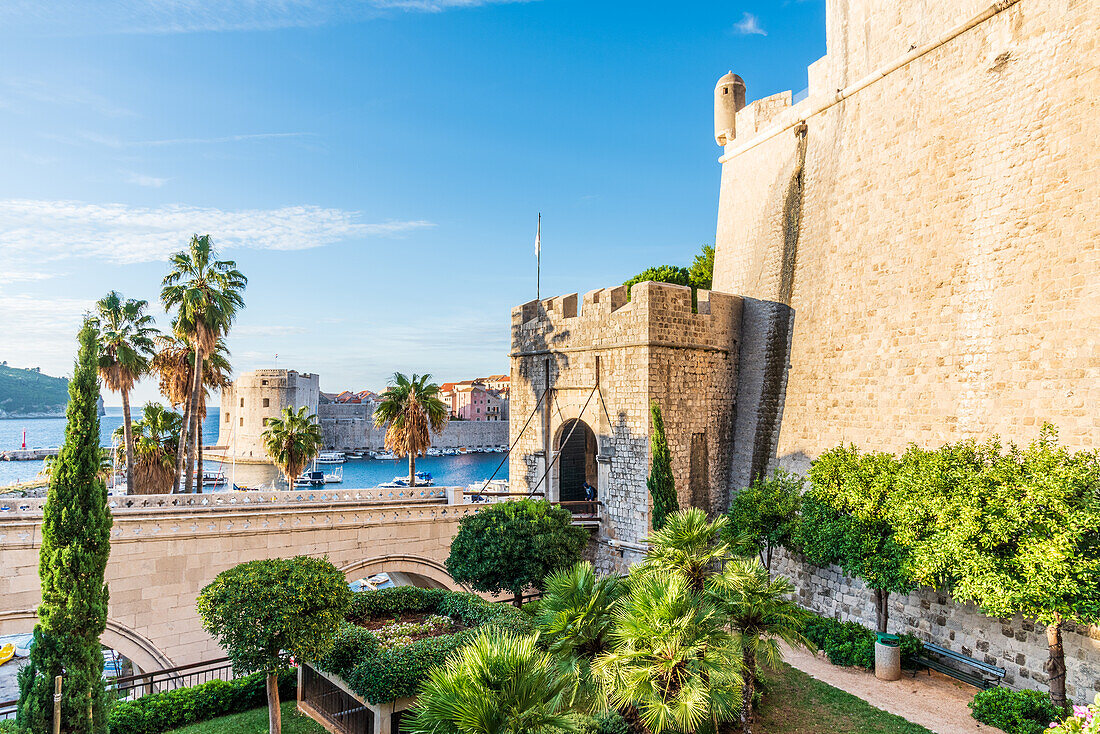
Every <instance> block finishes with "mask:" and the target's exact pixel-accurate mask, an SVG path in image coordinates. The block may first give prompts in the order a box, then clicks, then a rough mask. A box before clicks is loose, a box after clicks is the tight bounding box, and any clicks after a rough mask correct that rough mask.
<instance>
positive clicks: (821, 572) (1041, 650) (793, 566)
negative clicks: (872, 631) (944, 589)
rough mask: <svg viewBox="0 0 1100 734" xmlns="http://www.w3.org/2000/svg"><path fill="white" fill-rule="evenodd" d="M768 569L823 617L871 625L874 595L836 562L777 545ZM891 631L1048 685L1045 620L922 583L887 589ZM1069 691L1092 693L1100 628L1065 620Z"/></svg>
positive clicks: (1025, 682)
mask: <svg viewBox="0 0 1100 734" xmlns="http://www.w3.org/2000/svg"><path fill="white" fill-rule="evenodd" d="M772 572H773V573H778V574H782V575H784V576H787V577H789V578H790V579H791V580H792V581H793V582H794V584H795V588H796V589H797V591H796V596H797V600H798V602H799V604H801V605H802V606H803V607H805V608H806V609H809V610H811V611H813V612H816V613H818V614H822V615H824V616H826V617H833V618H835V619H839V620H842V621H854V622H859V623H860V624H863V625H865V626H867V627H871V628H874V626H875V603H874V600H873V599H872V596H871V592H870V591H868V590H867V588H866V587H865V586H864V585H863V582H862V581H860V580H859V579H852V578H850V577H848V576H845V575H844V573H843V572H842V571H841V570H840V569H839V568H837V567H836V566H829V567H827V568H821V567H819V566H814V565H812V564H810V563H807V562H806V561H804V560H802V559H801V558H800V557H798V556H795V555H793V554H791V553H788V552H787V551H785V550H780V551H779V552H778V553H776V554H775V556H774V558H773V559H772ZM889 609H890V621H889V624H888V629H889V631H890V632H892V633H897V634H903V633H909V634H913V635H916V636H917V637H919V638H920V639H921V640H923V641H925V642H932V643H935V644H937V645H940V646H941V647H946V648H948V649H950V650H954V651H956V652H960V653H962V654H964V655H969V656H971V657H974V658H975V659H977V660H981V661H983V662H985V663H988V664H990V665H996V666H998V667H1001V668H1004V669H1005V670H1006V671H1008V672H1007V673H1006V675H1005V679H1004V684H1005V685H1006V686H1008V687H1010V688H1015V689H1023V688H1034V689H1039V690H1046V680H1047V679H1046V673H1044V672H1043V663H1045V662H1046V660H1047V639H1046V627H1045V626H1043V625H1041V624H1038V623H1037V622H1034V621H1032V620H1027V619H1023V618H1021V617H1019V616H1016V617H1014V618H1012V619H997V618H994V617H988V616H986V615H984V614H982V613H981V612H980V611H978V609H977V607H975V606H974V605H973V604H960V603H957V602H955V601H953V600H952V599H951V597H950V596H948V595H946V594H941V593H939V592H936V591H933V590H932V589H919V590H917V591H914V592H912V593H910V594H891V595H890V603H889ZM1062 637H1063V642H1064V645H1065V651H1066V667H1067V676H1066V693H1067V694H1068V695H1069V697H1070V698H1072V699H1073V700H1075V701H1078V702H1083V701H1086V700H1092V697H1093V695H1094V694H1095V693H1096V692H1097V691H1100V629H1098V628H1096V627H1088V626H1085V625H1074V624H1069V623H1067V624H1064V625H1063V632H1062Z"/></svg>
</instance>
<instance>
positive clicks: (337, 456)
mask: <svg viewBox="0 0 1100 734" xmlns="http://www.w3.org/2000/svg"><path fill="white" fill-rule="evenodd" d="M347 460H348V457H347V456H345V455H344V453H343V452H342V451H322V452H321V453H319V454H317V459H316V462H317V463H318V464H343V463H344V462H346V461H347Z"/></svg>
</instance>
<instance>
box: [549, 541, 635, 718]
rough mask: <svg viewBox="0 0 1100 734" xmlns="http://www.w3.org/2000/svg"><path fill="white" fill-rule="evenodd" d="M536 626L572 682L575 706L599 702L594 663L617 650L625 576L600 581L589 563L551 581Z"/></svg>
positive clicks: (564, 571)
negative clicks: (615, 613)
mask: <svg viewBox="0 0 1100 734" xmlns="http://www.w3.org/2000/svg"><path fill="white" fill-rule="evenodd" d="M543 583H544V585H545V589H544V590H543V592H542V598H541V599H540V600H539V601H538V602H537V607H536V611H535V614H534V622H535V626H536V628H537V629H538V630H539V632H540V635H541V640H542V641H543V642H544V643H545V644H546V646H547V649H548V650H549V652H550V654H551V655H553V656H554V658H555V659H556V661H557V664H558V668H559V669H560V670H561V672H562V673H563V674H565V675H566V676H567V677H568V678H569V679H570V680H571V681H572V689H573V690H572V694H571V699H572V700H571V703H572V704H574V705H576V704H582V705H588V704H592V703H594V702H595V701H596V692H597V691H596V689H597V685H596V682H595V680H594V679H593V677H592V661H593V660H595V659H596V657H597V656H599V655H601V654H603V653H606V652H608V651H609V650H610V649H611V628H612V622H613V618H612V614H611V611H612V607H613V606H614V605H615V603H616V602H617V601H618V600H619V599H620V598H621V597H622V596H623V595H624V594H625V593H626V591H627V587H626V581H625V579H623V578H622V577H621V576H604V577H603V578H596V570H595V568H593V566H592V564H591V563H588V562H587V561H585V562H582V563H578V564H576V565H574V566H572V567H570V568H562V569H559V570H557V571H555V572H553V573H551V574H550V575H549V576H547V577H546V580H545V581H544V582H543Z"/></svg>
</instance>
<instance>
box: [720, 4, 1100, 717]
mask: <svg viewBox="0 0 1100 734" xmlns="http://www.w3.org/2000/svg"><path fill="white" fill-rule="evenodd" d="M983 11H984V12H983ZM827 43H828V54H827V56H825V57H824V58H822V59H821V60H819V61H817V62H816V63H814V64H813V65H812V66H811V67H810V69H809V96H808V98H806V99H805V100H803V101H801V102H799V103H798V104H795V105H794V106H792V105H791V102H792V96H791V94H790V93H789V92H786V93H781V94H777V95H773V96H771V97H768V98H765V99H760V100H757V101H756V102H754V103H753V104H750V105H748V106H743V107H742V106H741V105H742V104H743V99H744V94H745V92H744V89H745V86H744V84H743V83H742V82H741V80H740V79H738V78H736V77H733V76H732V75H731V77H732V78H731V77H725V78H723V82H720V84H719V89H718V90H717V93H716V99H717V100H719V101H718V102H716V137H719V138H720V139H721V140H722V142H724V155H723V156H722V159H721V160H722V188H721V198H720V205H719V218H718V228H717V255H716V262H715V273H714V288H715V289H716V290H719V291H725V292H730V293H737V294H740V295H742V296H744V297H746V302H748V300H749V298H754V299H760V300H761V302H764V303H782V304H788V305H790V306H791V307H792V308H793V314H794V315H793V319H792V322H791V325H792V327H793V334H792V335H791V338H790V355H789V371H788V374H787V375H786V386H785V396H782V399H781V401H780V405H779V412H780V414H781V416H782V420H781V424H780V425H781V429H780V431H779V435H778V439H777V442H776V452H775V454H774V457H775V461H776V462H777V463H778V464H780V465H783V466H786V467H788V468H791V469H794V470H796V471H804V470H805V469H806V468H807V467H808V465H809V462H810V461H811V460H812V459H813V458H815V457H816V456H818V455H819V454H820V453H821V452H822V451H824V450H827V449H829V448H831V447H833V446H836V445H838V444H841V443H855V444H857V445H859V446H861V447H863V448H866V449H874V450H889V451H901V450H904V448H905V447H906V445H907V444H908V443H910V442H914V443H916V444H918V445H921V446H926V447H936V446H939V445H941V444H943V443H945V442H948V441H953V440H958V439H964V438H968V437H975V438H982V437H985V436H989V435H992V434H998V435H1000V436H1001V437H1002V438H1003V439H1005V440H1009V441H1014V442H1017V443H1026V442H1028V441H1030V440H1032V439H1033V438H1035V436H1036V435H1037V433H1038V429H1039V426H1040V425H1041V424H1042V423H1043V422H1044V421H1050V422H1052V423H1054V424H1055V425H1056V426H1057V427H1058V429H1059V432H1060V438H1061V440H1062V441H1063V442H1064V443H1066V444H1068V445H1069V446H1071V447H1073V448H1080V449H1090V448H1095V447H1096V436H1097V435H1098V434H1097V429H1098V428H1100V267H1098V266H1100V209H1098V208H1097V207H1096V206H1095V196H1096V193H1095V192H1096V191H1097V188H1098V186H1100V167H1098V166H1097V156H1096V154H1095V142H1094V140H1093V139H1092V135H1091V132H1090V130H1091V129H1092V128H1093V127H1094V126H1095V119H1096V115H1097V112H1098V110H1100V105H1098V103H1097V98H1098V94H1097V92H1098V91H1100V70H1098V66H1097V62H1096V59H1097V58H1100V26H1098V25H1097V24H1096V20H1095V7H1094V6H1093V5H1092V4H1090V3H1087V2H1081V1H1080V0H1050V1H1042V0H1019V1H1018V2H1014V1H1013V0H1005V1H1002V2H998V3H996V4H995V5H992V6H990V4H989V3H988V2H980V1H978V0H963V2H957V3H942V2H938V1H937V0H916V1H915V2H897V1H894V0H890V1H888V2H883V1H882V0H875V1H874V2H872V1H871V0H829V2H828V3H827ZM749 81H750V84H749V86H750V87H751V80H749ZM739 85H740V87H739V88H738V86H739ZM724 86H725V87H726V88H727V89H728V91H726V92H723V91H722V89H723V87H724ZM738 93H739V95H740V96H738ZM725 100H728V101H725ZM732 113H735V115H733V119H730V117H731V115H732ZM738 486H744V485H743V484H735V486H734V488H735V489H736V487H738ZM778 569H779V571H780V572H781V573H784V574H786V575H789V576H791V577H792V578H793V579H794V580H795V582H796V584H797V585H798V588H799V592H798V593H799V597H800V600H801V601H802V602H803V603H804V604H806V605H807V606H808V607H810V608H812V609H814V610H816V611H818V612H821V613H823V614H827V615H829V616H837V617H840V618H844V619H856V620H859V621H861V622H863V623H864V624H869V625H873V622H874V614H873V609H872V607H871V605H870V602H869V596H868V595H867V594H866V592H865V591H864V590H863V587H862V584H860V583H859V581H858V580H853V579H850V578H847V577H845V576H844V575H843V574H842V573H841V572H840V571H839V570H838V569H836V568H825V569H821V568H815V567H812V566H809V565H808V564H804V563H801V562H800V561H799V560H798V559H797V558H791V557H788V556H783V558H781V559H780V563H779V566H778ZM892 606H893V609H892V611H891V617H892V620H893V621H892V622H891V625H892V631H893V626H895V625H896V626H897V631H899V632H913V633H915V634H918V635H919V636H920V637H921V638H922V639H925V640H929V641H932V642H936V643H937V644H941V645H944V646H947V647H949V648H951V649H954V650H958V651H961V652H964V653H965V654H972V655H974V656H975V657H978V658H979V659H984V660H986V661H987V662H990V663H993V664H996V665H999V666H1002V667H1005V668H1006V669H1007V670H1008V677H1007V682H1008V684H1009V685H1012V686H1013V687H1037V688H1042V687H1044V686H1045V680H1046V679H1045V674H1044V673H1043V662H1044V661H1045V659H1046V657H1047V651H1046V641H1045V635H1044V628H1043V627H1042V625H1038V624H1036V623H1034V622H1031V621H1029V620H1022V619H1018V618H1017V619H1005V620H998V619H991V618H989V617H985V616H984V615H981V614H980V613H978V612H977V611H976V610H975V609H973V608H972V607H970V606H969V605H959V604H955V603H954V602H952V601H951V599H950V598H948V597H945V596H943V595H942V594H937V593H935V592H932V591H929V590H922V591H918V592H915V593H913V594H910V595H902V596H900V597H898V598H895V599H894V600H893V602H892ZM1065 644H1066V652H1067V663H1068V666H1069V675H1068V679H1067V684H1068V690H1069V693H1070V695H1071V696H1073V697H1076V698H1077V699H1079V700H1080V699H1084V698H1088V697H1090V696H1091V695H1092V692H1093V691H1095V690H1098V689H1100V630H1097V629H1096V628H1088V627H1084V626H1074V625H1068V634H1066V643H1065Z"/></svg>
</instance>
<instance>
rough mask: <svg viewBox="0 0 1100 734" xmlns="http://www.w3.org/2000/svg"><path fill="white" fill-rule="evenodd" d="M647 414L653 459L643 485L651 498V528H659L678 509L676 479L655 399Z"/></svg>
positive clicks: (659, 408) (663, 426)
mask: <svg viewBox="0 0 1100 734" xmlns="http://www.w3.org/2000/svg"><path fill="white" fill-rule="evenodd" d="M649 415H650V419H651V420H652V422H653V459H652V461H651V463H650V465H649V477H648V478H647V479H646V481H645V485H646V487H648V488H649V496H650V497H651V498H652V500H653V529H654V530H660V529H661V528H663V527H664V526H665V520H666V519H667V518H668V516H669V515H674V514H676V513H677V512H679V511H680V501H679V499H678V498H677V497H676V480H675V479H674V478H673V476H672V452H671V451H670V450H669V448H668V438H667V437H666V436H665V421H664V419H663V418H662V417H661V406H660V405H658V404H657V401H656V400H654V401H653V402H651V403H650V404H649Z"/></svg>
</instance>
